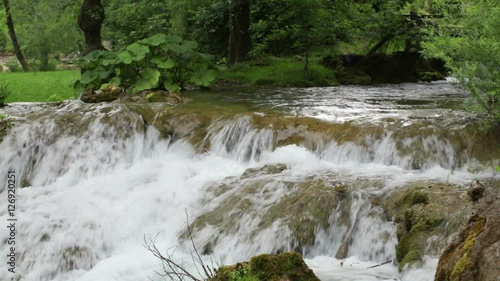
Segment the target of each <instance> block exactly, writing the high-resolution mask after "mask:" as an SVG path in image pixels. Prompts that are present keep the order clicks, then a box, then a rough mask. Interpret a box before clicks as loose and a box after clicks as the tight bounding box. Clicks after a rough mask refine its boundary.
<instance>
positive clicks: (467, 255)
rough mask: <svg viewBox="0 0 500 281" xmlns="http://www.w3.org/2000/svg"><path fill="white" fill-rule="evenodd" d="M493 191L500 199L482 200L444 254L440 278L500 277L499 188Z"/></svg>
mask: <svg viewBox="0 0 500 281" xmlns="http://www.w3.org/2000/svg"><path fill="white" fill-rule="evenodd" d="M491 190H493V192H492V193H493V194H492V196H494V197H495V196H496V198H495V199H494V200H486V199H485V198H483V199H480V200H478V202H477V204H478V205H479V206H478V208H477V211H476V214H474V215H472V216H471V217H470V218H469V220H468V221H467V222H466V223H465V224H464V225H462V227H461V229H460V232H459V233H458V235H457V236H456V237H455V238H454V240H453V241H452V242H451V244H450V245H448V247H447V248H446V250H445V251H444V253H443V254H442V255H441V257H440V259H439V264H438V268H437V271H436V276H435V280H436V281H469V280H475V281H498V280H500V279H499V278H500V277H499V276H500V224H498V222H499V221H500V201H499V200H498V194H499V191H498V187H492V188H491ZM488 199H489V198H488Z"/></svg>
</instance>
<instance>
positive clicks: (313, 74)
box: [220, 57, 337, 87]
mask: <svg viewBox="0 0 500 281" xmlns="http://www.w3.org/2000/svg"><path fill="white" fill-rule="evenodd" d="M220 78H222V79H226V80H229V81H231V80H237V81H245V82H247V83H250V84H253V85H274V86H281V87H287V86H288V87H289V86H291V87H295V86H298V87H308V86H330V85H336V84H337V83H336V79H335V75H334V73H333V71H332V70H330V69H328V68H326V67H324V66H322V65H320V64H319V63H318V62H317V60H314V59H311V61H310V63H309V72H308V73H304V62H302V61H299V60H296V59H291V58H274V57H269V58H266V59H265V60H264V61H262V62H260V63H257V64H256V63H252V62H250V63H242V64H237V65H235V66H233V67H230V68H228V69H226V70H225V71H223V72H222V73H221V77H220Z"/></svg>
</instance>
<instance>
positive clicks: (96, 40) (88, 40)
mask: <svg viewBox="0 0 500 281" xmlns="http://www.w3.org/2000/svg"><path fill="white" fill-rule="evenodd" d="M104 17H105V16H104V7H103V6H102V4H101V0H84V1H83V4H82V7H81V8H80V14H79V15H78V26H79V27H80V29H81V30H82V31H83V34H84V36H85V45H86V48H85V50H84V51H83V54H84V55H86V54H88V53H91V52H93V51H96V50H104V46H103V45H102V40H101V26H102V22H103V21H104Z"/></svg>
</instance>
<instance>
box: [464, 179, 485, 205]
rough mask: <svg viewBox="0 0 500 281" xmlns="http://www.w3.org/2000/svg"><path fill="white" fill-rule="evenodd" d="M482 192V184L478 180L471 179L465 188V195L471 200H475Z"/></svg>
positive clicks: (481, 195)
mask: <svg viewBox="0 0 500 281" xmlns="http://www.w3.org/2000/svg"><path fill="white" fill-rule="evenodd" d="M483 194H484V186H483V185H482V184H481V183H480V182H479V181H477V180H476V181H473V182H472V183H471V184H470V185H469V188H468V189H467V195H468V196H469V197H470V199H471V200H472V201H477V200H479V199H480V198H481V197H483Z"/></svg>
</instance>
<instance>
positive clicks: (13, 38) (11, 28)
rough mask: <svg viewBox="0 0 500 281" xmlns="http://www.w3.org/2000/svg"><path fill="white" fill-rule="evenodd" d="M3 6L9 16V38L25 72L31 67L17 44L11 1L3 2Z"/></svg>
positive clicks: (4, 0)
mask: <svg viewBox="0 0 500 281" xmlns="http://www.w3.org/2000/svg"><path fill="white" fill-rule="evenodd" d="M3 5H4V7H5V14H6V15H7V27H8V28H9V36H10V40H11V41H12V46H13V47H14V52H15V54H16V57H17V60H18V61H19V63H20V64H21V67H22V68H23V70H24V71H28V70H29V65H28V63H27V62H26V59H25V58H24V56H23V53H22V52H21V48H20V47H19V42H17V36H16V31H15V29H14V21H13V20H12V14H11V12H10V3H9V0H3Z"/></svg>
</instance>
